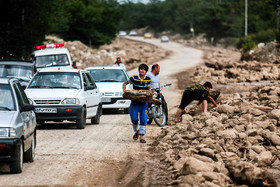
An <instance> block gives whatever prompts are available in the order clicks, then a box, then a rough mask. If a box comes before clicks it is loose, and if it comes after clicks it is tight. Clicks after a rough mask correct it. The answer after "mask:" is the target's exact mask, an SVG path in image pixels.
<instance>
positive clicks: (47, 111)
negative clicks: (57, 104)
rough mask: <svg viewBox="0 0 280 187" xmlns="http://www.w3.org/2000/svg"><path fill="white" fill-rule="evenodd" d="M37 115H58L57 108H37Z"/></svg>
mask: <svg viewBox="0 0 280 187" xmlns="http://www.w3.org/2000/svg"><path fill="white" fill-rule="evenodd" d="M35 112H36V113H57V109H56V108H35Z"/></svg>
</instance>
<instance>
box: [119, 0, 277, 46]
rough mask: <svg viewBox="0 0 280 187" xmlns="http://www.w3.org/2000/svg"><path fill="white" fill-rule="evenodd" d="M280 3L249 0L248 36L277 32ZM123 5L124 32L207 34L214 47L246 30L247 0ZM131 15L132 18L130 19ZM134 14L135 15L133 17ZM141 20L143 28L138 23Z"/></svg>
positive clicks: (174, 0)
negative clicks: (132, 24)
mask: <svg viewBox="0 0 280 187" xmlns="http://www.w3.org/2000/svg"><path fill="white" fill-rule="evenodd" d="M279 2H280V0H277V1H275V0H266V1H263V0H254V1H252V0H248V33H249V34H256V33H258V32H264V31H267V30H272V29H276V20H277V17H276V16H277V14H276V11H274V10H277V8H279ZM140 4H141V3H138V4H133V3H131V2H129V1H128V3H125V4H122V5H121V8H122V10H125V14H123V15H122V18H121V21H120V23H121V24H120V25H121V28H122V29H123V30H125V29H127V30H129V29H131V24H130V23H131V22H133V20H134V21H135V23H136V24H134V26H135V28H141V27H144V26H145V27H148V28H150V29H151V31H155V32H163V31H170V32H174V33H178V32H179V33H181V34H183V35H190V34H191V31H190V29H191V28H193V29H194V32H195V34H204V35H205V38H206V39H207V40H208V41H209V42H211V43H212V44H216V43H217V42H218V41H219V40H220V39H222V38H227V37H237V38H240V37H243V36H244V30H245V26H244V25H245V24H244V23H245V21H244V19H245V3H244V0H165V1H157V0H154V1H150V3H148V4H147V5H144V4H141V5H140ZM127 15H130V16H127ZM131 15H133V16H131ZM140 18H141V20H143V21H142V23H144V24H142V25H140V24H137V23H138V20H139V19H140Z"/></svg>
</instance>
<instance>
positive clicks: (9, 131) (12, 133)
mask: <svg viewBox="0 0 280 187" xmlns="http://www.w3.org/2000/svg"><path fill="white" fill-rule="evenodd" d="M0 137H16V130H15V129H14V128H0Z"/></svg>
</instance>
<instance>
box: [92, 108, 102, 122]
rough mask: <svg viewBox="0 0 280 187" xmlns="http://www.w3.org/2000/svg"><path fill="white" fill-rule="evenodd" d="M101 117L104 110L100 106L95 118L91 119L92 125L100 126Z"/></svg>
mask: <svg viewBox="0 0 280 187" xmlns="http://www.w3.org/2000/svg"><path fill="white" fill-rule="evenodd" d="M101 115H102V108H101V107H100V106H99V107H98V109H97V112H96V115H95V116H94V117H93V118H91V124H99V123H100V116H101Z"/></svg>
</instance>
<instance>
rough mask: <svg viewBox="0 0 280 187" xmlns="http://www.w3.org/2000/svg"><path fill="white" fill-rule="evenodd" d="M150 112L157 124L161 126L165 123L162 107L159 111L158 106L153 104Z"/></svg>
mask: <svg viewBox="0 0 280 187" xmlns="http://www.w3.org/2000/svg"><path fill="white" fill-rule="evenodd" d="M152 114H153V117H154V120H155V122H156V124H157V125H158V126H160V127H163V126H164V125H165V124H166V112H165V110H164V109H162V112H161V108H160V106H154V107H153V108H152Z"/></svg>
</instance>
